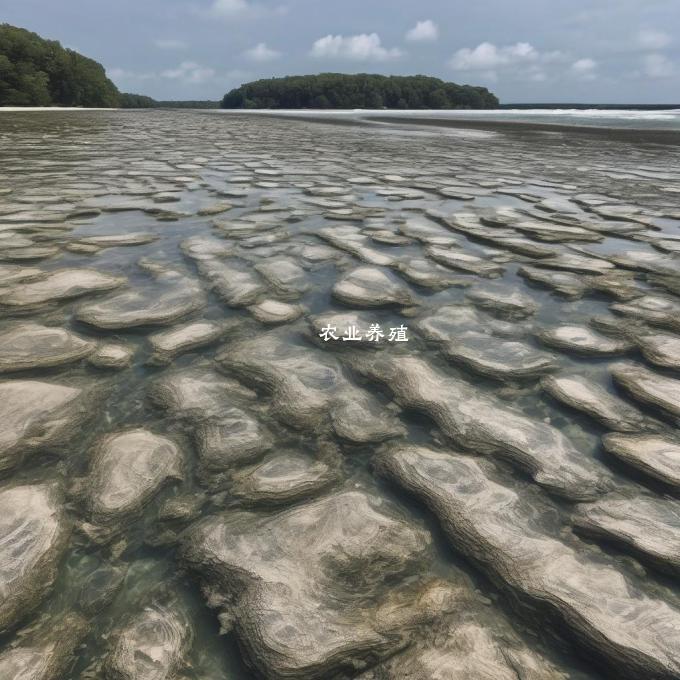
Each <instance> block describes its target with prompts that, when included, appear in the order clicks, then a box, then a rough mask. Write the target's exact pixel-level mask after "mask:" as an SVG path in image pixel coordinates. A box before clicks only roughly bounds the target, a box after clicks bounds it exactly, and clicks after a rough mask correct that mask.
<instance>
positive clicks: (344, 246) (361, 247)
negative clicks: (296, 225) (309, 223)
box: [314, 224, 394, 267]
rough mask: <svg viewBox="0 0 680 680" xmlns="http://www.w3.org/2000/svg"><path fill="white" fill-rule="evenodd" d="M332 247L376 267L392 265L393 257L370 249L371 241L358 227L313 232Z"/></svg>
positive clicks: (348, 226)
mask: <svg viewBox="0 0 680 680" xmlns="http://www.w3.org/2000/svg"><path fill="white" fill-rule="evenodd" d="M314 233H315V235H316V236H319V237H320V238H322V239H324V240H325V241H327V242H328V243H330V244H331V245H332V246H334V247H336V248H339V249H340V250H344V251H345V252H347V253H351V254H352V255H354V256H355V257H357V258H359V259H360V260H363V261H364V262H366V263H368V264H370V265H374V266H376V267H389V266H391V265H392V264H393V263H394V256H392V255H389V254H387V253H384V252H383V251H381V250H377V249H376V248H372V247H371V245H370V244H371V239H370V237H368V236H366V235H365V234H363V233H362V232H361V230H360V229H359V228H358V227H354V226H351V225H346V224H338V225H336V226H334V227H326V228H323V229H319V230H318V231H315V232H314Z"/></svg>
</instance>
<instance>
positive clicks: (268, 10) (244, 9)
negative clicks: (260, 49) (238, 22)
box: [200, 0, 288, 19]
mask: <svg viewBox="0 0 680 680" xmlns="http://www.w3.org/2000/svg"><path fill="white" fill-rule="evenodd" d="M287 11H288V8H287V7H286V6H285V5H277V6H275V7H268V6H266V5H263V4H261V3H258V2H250V0H213V1H212V4H211V5H210V8H209V9H208V10H207V12H206V11H205V10H203V11H201V12H200V13H201V14H204V15H205V16H207V17H213V18H214V17H219V18H227V19H237V18H238V19H243V18H248V19H256V18H258V19H259V18H261V17H264V16H268V15H275V16H282V15H284V14H286V13H287Z"/></svg>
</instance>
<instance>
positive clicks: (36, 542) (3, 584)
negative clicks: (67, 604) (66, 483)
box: [0, 484, 70, 633]
mask: <svg viewBox="0 0 680 680" xmlns="http://www.w3.org/2000/svg"><path fill="white" fill-rule="evenodd" d="M69 534H70V527H69V524H68V522H67V520H66V516H65V512H64V509H63V506H62V498H61V494H60V492H59V489H58V487H57V486H56V485H55V484H31V485H25V486H10V487H4V488H3V489H2V490H0V592H2V593H3V596H2V599H1V600H0V632H2V633H4V632H6V631H8V630H10V629H12V628H14V627H16V626H17V625H18V624H19V623H20V622H21V621H22V620H23V619H24V618H25V617H26V616H27V615H28V614H29V613H31V612H32V611H33V610H34V609H35V608H36V607H37V606H38V605H39V604H40V602H41V601H42V600H43V598H44V597H45V596H46V595H47V593H48V592H49V591H50V590H51V588H52V585H53V584H54V581H55V579H56V576H57V570H58V567H59V562H60V560H61V557H62V555H63V554H64V551H65V550H66V544H67V542H68V537H69Z"/></svg>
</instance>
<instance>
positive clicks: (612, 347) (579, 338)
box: [536, 325, 635, 356]
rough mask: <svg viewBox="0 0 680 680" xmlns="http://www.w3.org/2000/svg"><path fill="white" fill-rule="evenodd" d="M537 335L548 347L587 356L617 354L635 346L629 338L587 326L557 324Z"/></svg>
mask: <svg viewBox="0 0 680 680" xmlns="http://www.w3.org/2000/svg"><path fill="white" fill-rule="evenodd" d="M536 337H537V338H538V339H539V340H540V341H541V342H542V343H543V344H544V345H547V346H548V347H554V348H555V349H559V350H562V351H565V352H573V353H574V354H583V355H585V356H615V355H617V354H625V353H626V352H629V351H631V350H632V349H633V347H634V346H635V345H634V344H633V343H632V342H630V341H629V340H624V339H622V338H608V337H607V336H605V335H601V334H600V333H596V332H595V331H593V330H592V329H590V328H588V327H587V326H571V325H565V326H556V327H554V328H547V329H545V330H542V331H539V332H538V333H536Z"/></svg>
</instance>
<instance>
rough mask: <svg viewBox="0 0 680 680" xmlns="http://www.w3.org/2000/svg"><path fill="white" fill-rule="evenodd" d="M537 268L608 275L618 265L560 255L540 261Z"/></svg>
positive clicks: (582, 256)
mask: <svg viewBox="0 0 680 680" xmlns="http://www.w3.org/2000/svg"><path fill="white" fill-rule="evenodd" d="M535 266H536V267H541V268H545V269H562V270H565V271H569V272H574V273H575V274H592V275H595V276H597V275H598V274H607V273H608V272H610V271H611V270H613V269H615V267H616V265H614V264H612V263H611V262H609V261H608V260H602V259H598V258H595V257H589V256H586V255H578V254H577V253H560V254H559V255H558V256H557V257H549V258H546V259H545V260H538V261H537V262H536V263H535Z"/></svg>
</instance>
